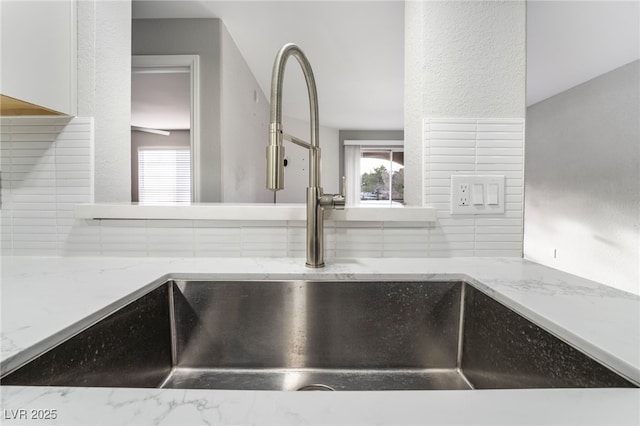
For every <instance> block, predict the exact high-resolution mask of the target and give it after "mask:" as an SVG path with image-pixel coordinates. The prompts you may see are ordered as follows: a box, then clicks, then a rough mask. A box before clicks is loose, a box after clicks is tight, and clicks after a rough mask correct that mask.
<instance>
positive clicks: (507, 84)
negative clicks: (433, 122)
mask: <svg viewBox="0 0 640 426" xmlns="http://www.w3.org/2000/svg"><path fill="white" fill-rule="evenodd" d="M525 23H526V7H525V2H524V1H478V2H468V1H463V2H456V1H425V2H422V1H407V2H406V4H405V25H406V27H405V151H406V152H407V155H406V157H407V169H406V170H405V173H406V179H407V180H410V181H420V182H422V181H423V177H424V174H423V172H422V170H421V168H420V167H421V164H419V161H418V160H416V158H420V152H421V149H422V119H423V118H424V117H429V118H451V117H454V118H524V115H525V59H526V58H525V56H526V55H525V54H526V50H525V35H526V34H525ZM405 199H406V200H407V202H408V203H409V204H411V205H420V204H422V203H423V202H424V200H423V194H422V191H421V190H420V188H413V187H411V188H408V189H407V191H406V194H405Z"/></svg>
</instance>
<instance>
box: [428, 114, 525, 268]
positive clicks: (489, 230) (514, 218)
mask: <svg viewBox="0 0 640 426" xmlns="http://www.w3.org/2000/svg"><path fill="white" fill-rule="evenodd" d="M423 133H424V134H423V143H424V148H423V152H424V173H425V185H424V203H425V204H426V205H430V206H433V207H435V208H436V209H438V212H437V217H438V220H437V224H436V225H435V226H434V227H433V228H431V229H430V234H429V256H432V257H441V256H508V257H521V256H522V241H523V237H522V236H523V222H522V217H523V215H522V212H523V193H524V189H523V188H524V178H523V169H524V120H521V119H439V118H438V119H429V118H426V119H425V120H424V122H423ZM470 159H472V160H470ZM488 172H489V173H491V174H497V175H504V176H505V193H506V197H505V213H504V214H500V215H496V216H495V217H486V216H483V217H476V216H473V215H462V216H452V215H451V212H450V210H451V206H450V197H451V189H450V179H451V175H454V174H471V175H473V174H476V173H477V174H486V173H488Z"/></svg>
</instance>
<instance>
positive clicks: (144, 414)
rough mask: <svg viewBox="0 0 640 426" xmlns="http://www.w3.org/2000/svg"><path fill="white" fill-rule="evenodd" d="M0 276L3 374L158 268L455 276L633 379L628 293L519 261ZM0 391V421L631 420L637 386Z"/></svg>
mask: <svg viewBox="0 0 640 426" xmlns="http://www.w3.org/2000/svg"><path fill="white" fill-rule="evenodd" d="M1 274H2V284H1V296H2V302H1V306H2V317H1V318H2V323H1V324H2V325H1V327H2V328H1V337H2V341H1V354H0V355H1V361H2V363H1V364H0V365H1V369H2V371H7V370H10V369H12V368H14V367H15V366H17V365H20V364H22V363H23V362H24V361H26V360H27V359H30V358H31V357H33V356H34V355H36V354H37V353H39V352H40V351H41V350H42V349H44V348H46V347H48V346H49V345H51V344H52V343H54V342H56V341H59V340H61V339H63V338H65V337H66V336H68V335H70V334H72V333H73V332H74V331H76V330H77V329H78V328H79V327H80V326H81V324H82V323H83V322H84V321H85V320H86V318H87V317H95V318H97V317H98V316H99V315H100V314H102V313H105V312H107V311H108V310H110V308H111V307H113V306H115V305H116V304H117V302H118V301H119V300H121V299H122V298H128V297H131V295H132V294H141V293H142V292H144V291H145V289H146V288H148V287H149V285H153V284H155V283H157V282H158V281H159V280H164V279H166V278H167V277H169V276H172V277H177V278H187V279H197V278H211V279H245V278H246V279H275V280H279V279H301V278H304V279H321V280H334V279H337V280H349V279H357V280H363V279H376V280H380V279H392V278H395V279H425V280H434V279H448V280H450V279H465V280H468V281H469V282H472V283H473V284H474V285H476V286H477V287H479V288H480V289H482V290H483V291H485V292H487V293H489V294H490V295H492V296H493V297H494V298H496V299H498V300H500V301H501V302H503V303H505V304H506V305H508V306H510V307H511V308H512V309H514V310H515V311H517V312H519V313H520V314H521V315H523V316H525V317H528V318H529V319H531V320H533V321H534V322H536V323H537V324H538V325H540V326H542V327H543V328H545V329H547V330H549V331H551V332H552V333H554V334H556V335H557V336H559V337H560V338H562V339H563V340H565V341H568V342H570V343H572V344H573V345H575V346H577V347H578V348H580V349H582V350H583V351H585V352H586V353H588V354H589V355H591V356H592V357H594V358H596V359H598V360H599V361H601V362H603V363H604V364H606V365H608V366H609V367H610V368H612V369H614V370H615V371H617V372H618V373H620V374H622V375H623V376H625V377H627V378H629V379H630V380H632V381H634V382H636V383H640V297H638V296H635V295H632V294H629V293H624V292H621V291H618V290H614V289H612V288H610V287H606V286H603V285H600V284H596V283H594V282H591V281H588V280H584V279H581V278H578V277H575V276H572V275H568V274H565V273H562V272H558V271H555V270H552V269H549V268H546V267H543V266H540V265H536V264H533V263H531V262H527V261H523V260H520V259H479V258H465V259H461V258H458V259H341V260H333V261H331V262H330V263H329V264H328V265H327V267H326V268H324V269H323V270H310V269H307V268H305V267H304V261H302V260H301V259H249V258H243V259H224V258H217V259H193V258H189V259H175V258H172V259H153V258H128V259H125V258H29V257H13V258H8V257H5V258H3V259H2V273H1ZM0 391H1V392H2V395H1V402H2V407H1V411H0V421H1V422H2V424H6V425H13V424H23V423H30V422H31V423H34V424H41V425H43V424H83V425H84V424H207V423H208V424H469V425H471V424H473V425H478V424H495V425H497V424H505V425H507V424H508V425H513V424H576V425H578V424H579V425H588V424H610V425H622V424H629V425H638V424H640V390H638V389H555V390H492V391H396V392H275V391H214V390H211V391H207V390H170V389H153V390H149V389H108V388H102V389H100V388H94V389H85V388H46V387H12V386H6V387H2V388H0ZM21 410H26V411H21ZM31 410H56V417H57V418H56V419H55V420H39V419H31V415H32V414H39V412H38V411H34V412H31ZM41 413H42V412H40V414H41ZM21 416H26V417H27V420H21V419H19V417H21ZM16 417H18V419H16Z"/></svg>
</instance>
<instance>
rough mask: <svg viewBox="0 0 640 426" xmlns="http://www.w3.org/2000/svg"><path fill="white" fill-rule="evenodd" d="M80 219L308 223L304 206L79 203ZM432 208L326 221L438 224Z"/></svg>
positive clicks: (331, 215) (353, 212) (344, 213)
mask: <svg viewBox="0 0 640 426" xmlns="http://www.w3.org/2000/svg"><path fill="white" fill-rule="evenodd" d="M74 213H75V217H76V218H77V219H140V220H144V219H161V220H162V219H167V220H225V221H252V220H257V221H270V220H274V221H275V220H278V221H282V220H300V221H304V220H306V205H304V204H225V203H197V204H180V205H179V204H163V205H155V204H154V205H141V204H134V203H96V204H77V205H76V206H75V210H74ZM436 217H437V216H436V209H434V208H432V207H400V208H390V207H347V208H345V209H344V210H327V211H326V214H325V219H326V220H333V221H347V222H350V221H375V222H435V220H436Z"/></svg>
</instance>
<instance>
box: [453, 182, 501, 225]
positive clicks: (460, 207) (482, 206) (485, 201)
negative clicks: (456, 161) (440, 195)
mask: <svg viewBox="0 0 640 426" xmlns="http://www.w3.org/2000/svg"><path fill="white" fill-rule="evenodd" d="M504 197H505V195H504V176H503V175H451V198H450V203H451V214H467V215H471V214H473V215H477V214H504V206H505V198H504Z"/></svg>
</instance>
